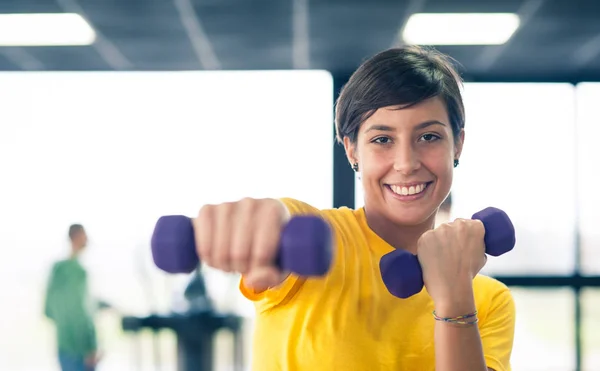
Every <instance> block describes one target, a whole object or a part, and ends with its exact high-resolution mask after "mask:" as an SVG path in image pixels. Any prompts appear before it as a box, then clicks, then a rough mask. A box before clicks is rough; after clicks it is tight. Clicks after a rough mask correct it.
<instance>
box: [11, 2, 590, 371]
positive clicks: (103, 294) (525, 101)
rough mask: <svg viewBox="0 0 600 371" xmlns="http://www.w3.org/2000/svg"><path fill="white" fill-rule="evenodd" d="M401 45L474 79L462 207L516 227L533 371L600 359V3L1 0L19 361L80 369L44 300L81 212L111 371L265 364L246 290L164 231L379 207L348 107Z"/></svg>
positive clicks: (565, 370)
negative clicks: (340, 124)
mask: <svg viewBox="0 0 600 371" xmlns="http://www.w3.org/2000/svg"><path fill="white" fill-rule="evenodd" d="M465 13H467V14H465ZM403 43H407V44H421V45H433V46H434V47H436V48H437V49H439V50H440V51H442V52H445V53H448V54H449V55H451V56H452V57H454V58H455V59H456V60H457V61H458V62H460V64H461V70H460V71H461V74H462V75H463V77H464V79H465V81H466V83H465V90H464V98H465V104H466V110H467V123H466V132H467V134H466V143H465V149H464V154H463V156H462V157H461V165H460V167H459V168H457V170H456V181H455V183H454V186H453V190H452V197H453V207H452V210H451V216H452V217H453V218H454V217H470V216H471V215H472V214H473V213H474V212H475V211H478V210H479V209H481V208H483V207H486V206H489V205H493V206H496V207H500V208H502V209H504V210H506V211H507V212H508V214H509V215H510V216H511V218H512V219H513V222H514V223H515V226H516V228H517V231H518V235H517V246H516V248H515V249H514V250H513V251H512V252H511V253H510V254H508V255H506V256H502V257H498V258H493V259H490V260H489V261H488V265H487V266H486V268H485V273H487V274H489V275H492V276H494V277H497V278H498V279H499V280H501V281H503V282H505V283H506V284H507V285H509V286H510V287H511V290H512V292H513V295H514V297H515V300H516V305H517V314H518V316H517V328H516V336H515V346H514V352H513V370H514V371H534V370H543V371H570V370H575V371H580V370H585V371H598V370H600V249H599V248H600V229H599V228H598V227H597V226H596V224H595V223H597V222H599V221H600V194H599V193H598V192H597V189H599V188H600V172H599V171H598V169H599V165H598V163H599V161H600V145H598V139H599V138H600V118H599V117H600V2H599V1H594V0H588V1H585V0H569V1H567V0H545V1H544V0H490V1H480V0H457V1H447V0H406V1H386V0H373V1H355V0H346V1H342V0H330V1H311V0H254V1H250V0H246V1H239V0H222V1H214V0H147V1H143V0H121V1H116V0H85V1H84V0H0V102H2V104H1V106H0V107H1V109H0V115H2V116H1V117H0V251H2V256H3V258H2V259H0V285H1V286H0V370H3V371H41V370H44V371H46V370H47V371H53V370H59V365H58V358H57V352H56V337H55V328H54V326H53V325H52V323H51V322H50V321H49V320H48V319H47V318H46V317H44V297H45V292H46V287H47V284H48V279H49V276H50V272H51V269H52V266H53V264H54V263H55V262H56V261H59V260H62V259H66V258H67V257H68V256H69V253H70V242H69V239H68V236H67V232H68V228H69V225H71V224H73V223H81V224H83V226H84V227H85V230H86V232H87V235H88V237H89V243H88V247H87V249H86V250H85V252H84V253H83V255H82V256H81V258H80V261H81V264H82V266H83V267H85V269H86V271H87V273H88V280H89V286H90V293H91V295H92V297H93V298H94V300H95V301H96V302H98V303H106V304H108V305H101V306H99V307H104V309H102V310H98V311H97V312H94V313H95V317H94V322H95V324H96V328H97V335H98V342H99V346H100V350H101V351H102V353H103V355H104V356H103V358H102V361H101V362H100V363H99V365H98V370H100V371H113V370H131V371H137V370H139V371H142V370H144V371H146V370H148V371H153V370H161V371H176V370H177V371H179V370H188V369H192V368H193V369H196V370H201V371H207V370H236V371H237V370H247V369H248V365H249V364H250V362H249V360H250V351H251V336H252V326H253V318H254V311H253V307H252V305H251V304H250V303H249V302H247V301H246V300H245V299H243V298H242V297H241V295H240V294H239V292H238V288H237V285H238V277H237V276H235V275H228V274H223V273H219V272H216V271H213V270H210V269H207V268H205V267H201V268H200V269H198V270H197V271H196V272H194V273H193V274H189V275H183V274H181V275H167V274H164V273H163V272H161V271H160V270H158V269H157V268H156V267H155V266H154V264H153V262H152V257H151V252H150V236H151V234H152V230H153V228H154V223H155V222H156V220H157V218H158V217H160V216H161V215H165V214H184V215H188V216H193V215H195V214H196V213H197V210H198V209H199V208H200V207H201V206H202V205H203V204H205V203H214V202H221V201H227V200H235V199H238V198H241V197H244V196H252V197H282V196H287V197H294V198H298V199H302V200H304V201H306V202H308V203H311V204H313V205H314V206H317V207H320V208H329V207H339V206H349V207H360V206H362V190H361V189H360V183H359V182H357V181H356V179H355V175H354V173H353V172H352V170H351V168H350V166H349V165H348V163H347V160H346V158H345V155H344V152H343V148H342V147H341V146H338V145H336V144H335V142H334V127H333V104H334V100H335V98H336V96H337V94H338V93H339V90H340V88H341V87H342V86H343V84H344V83H345V82H346V81H347V79H348V77H349V75H350V74H351V73H352V72H353V71H354V69H355V68H357V67H358V66H359V64H360V63H361V62H362V61H364V60H365V59H366V58H368V57H370V56H372V55H373V54H375V53H377V52H379V51H381V50H383V49H386V48H388V47H391V46H395V45H401V44H403ZM199 324H200V325H199ZM194 326H199V328H201V330H197V328H196V327H194ZM190 334H191V335H190ZM190 336H191V337H190ZM186 349H188V350H189V349H202V351H197V352H193V353H194V354H192V355H190V352H189V351H186ZM207 360H208V361H210V362H212V366H210V365H206V364H203V365H200V363H197V364H196V363H194V362H207ZM186 365H187V366H186ZM193 365H195V366H193Z"/></svg>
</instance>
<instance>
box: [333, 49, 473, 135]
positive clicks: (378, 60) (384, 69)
mask: <svg viewBox="0 0 600 371" xmlns="http://www.w3.org/2000/svg"><path fill="white" fill-rule="evenodd" d="M453 62H454V60H453V59H451V58H450V57H448V56H446V55H444V54H442V53H440V52H438V51H436V50H435V49H433V48H430V47H420V46H404V47H401V48H392V49H388V50H385V51H383V52H380V53H378V54H376V55H375V56H373V57H371V58H370V59H368V60H367V61H365V62H364V63H363V64H362V65H361V66H360V67H359V68H358V69H357V70H356V71H355V72H354V74H352V76H351V77H350V79H349V80H348V82H347V83H346V84H345V85H344V87H343V88H342V90H341V92H340V95H339V97H338V99H337V102H336V110H335V126H336V136H337V140H338V141H339V142H342V141H343V139H344V137H348V138H349V139H350V142H351V143H356V139H357V136H358V130H359V128H360V125H361V124H362V123H363V122H364V121H365V120H367V119H368V118H369V117H370V116H371V115H372V114H373V113H375V111H376V110H377V109H379V108H382V107H389V106H401V107H402V108H408V107H410V106H413V105H415V104H418V103H420V102H422V101H424V100H426V99H429V98H433V97H436V96H439V97H440V98H442V100H443V101H444V103H445V104H446V110H447V111H448V116H449V118H450V124H451V126H452V132H453V134H454V138H455V140H456V139H458V134H459V133H460V131H461V130H462V129H463V128H464V126H465V110H464V105H463V101H462V95H461V92H460V87H461V86H462V79H461V77H460V75H459V73H458V72H457V70H456V69H455V67H454V65H453Z"/></svg>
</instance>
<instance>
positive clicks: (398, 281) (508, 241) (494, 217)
mask: <svg viewBox="0 0 600 371" xmlns="http://www.w3.org/2000/svg"><path fill="white" fill-rule="evenodd" d="M471 219H478V220H481V221H482V222H483V225H484V227H485V237H484V242H485V252H486V254H488V255H492V256H499V255H502V254H504V253H506V252H509V251H510V250H512V249H513V247H514V246H515V242H516V238H515V228H514V226H513V224H512V222H511V221H510V218H509V217H508V215H506V213H505V212H504V211H502V210H500V209H496V208H494V207H488V208H486V209H483V210H481V211H480V212H478V213H475V214H473V217H472V218H471ZM379 269H380V271H381V278H382V279H383V282H384V283H385V286H386V287H387V289H388V291H389V292H390V293H391V294H392V295H394V296H397V297H399V298H403V299H406V298H408V297H410V296H412V295H415V294H418V293H419V292H421V290H422V289H423V272H422V271H421V265H420V264H419V260H418V259H417V256H416V255H413V254H411V253H410V252H408V251H405V250H400V249H396V250H394V251H392V252H390V253H388V254H386V255H384V256H383V257H382V258H381V260H380V261H379Z"/></svg>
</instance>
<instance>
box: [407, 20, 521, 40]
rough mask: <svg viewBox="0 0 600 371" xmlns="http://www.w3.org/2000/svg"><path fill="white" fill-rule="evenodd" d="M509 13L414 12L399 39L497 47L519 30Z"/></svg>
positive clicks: (516, 22)
mask: <svg viewBox="0 0 600 371" xmlns="http://www.w3.org/2000/svg"><path fill="white" fill-rule="evenodd" d="M519 22H520V21H519V16H518V15H516V14H512V13H417V14H413V15H412V16H411V17H410V18H409V19H408V22H407V23H406V27H404V32H403V33H402V35H401V36H402V39H403V40H404V42H406V43H407V44H414V45H500V44H504V43H505V42H507V41H508V39H510V37H511V36H512V35H513V34H514V33H515V31H516V30H517V28H518V27H519Z"/></svg>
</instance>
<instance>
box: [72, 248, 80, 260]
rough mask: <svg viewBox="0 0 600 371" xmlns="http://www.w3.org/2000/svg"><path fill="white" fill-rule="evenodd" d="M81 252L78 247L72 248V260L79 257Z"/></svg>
mask: <svg viewBox="0 0 600 371" xmlns="http://www.w3.org/2000/svg"><path fill="white" fill-rule="evenodd" d="M79 251H81V250H80V249H78V248H77V247H76V246H71V259H75V258H77V257H78V256H79Z"/></svg>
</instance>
